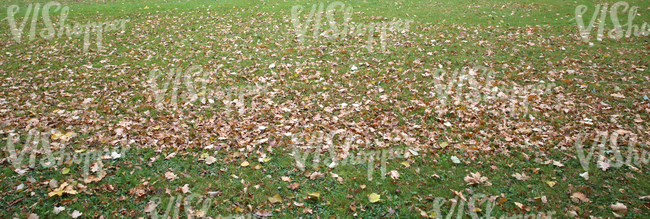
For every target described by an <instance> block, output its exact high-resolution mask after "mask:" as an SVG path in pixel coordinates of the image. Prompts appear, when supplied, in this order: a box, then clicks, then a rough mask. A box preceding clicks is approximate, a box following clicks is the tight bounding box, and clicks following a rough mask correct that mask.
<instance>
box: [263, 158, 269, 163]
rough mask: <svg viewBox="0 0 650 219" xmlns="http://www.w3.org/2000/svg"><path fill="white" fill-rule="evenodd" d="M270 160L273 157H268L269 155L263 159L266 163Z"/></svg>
mask: <svg viewBox="0 0 650 219" xmlns="http://www.w3.org/2000/svg"><path fill="white" fill-rule="evenodd" d="M269 160H271V158H268V157H265V158H264V159H262V161H263V162H264V163H266V162H269Z"/></svg>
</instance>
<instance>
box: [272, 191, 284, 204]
mask: <svg viewBox="0 0 650 219" xmlns="http://www.w3.org/2000/svg"><path fill="white" fill-rule="evenodd" d="M269 202H271V204H275V203H279V202H282V197H280V194H278V193H275V195H273V196H271V197H269Z"/></svg>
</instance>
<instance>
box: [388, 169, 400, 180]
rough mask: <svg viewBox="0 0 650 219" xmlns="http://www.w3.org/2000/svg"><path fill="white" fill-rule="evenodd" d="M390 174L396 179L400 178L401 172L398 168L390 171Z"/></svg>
mask: <svg viewBox="0 0 650 219" xmlns="http://www.w3.org/2000/svg"><path fill="white" fill-rule="evenodd" d="M388 174H390V178H392V179H394V180H397V179H399V173H398V172H397V170H391V171H390V173H388Z"/></svg>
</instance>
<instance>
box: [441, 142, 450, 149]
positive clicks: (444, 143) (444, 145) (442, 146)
mask: <svg viewBox="0 0 650 219" xmlns="http://www.w3.org/2000/svg"><path fill="white" fill-rule="evenodd" d="M447 145H449V143H447V142H446V141H445V142H442V143H440V147H441V148H442V149H445V148H446V147H447Z"/></svg>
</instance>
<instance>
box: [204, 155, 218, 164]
mask: <svg viewBox="0 0 650 219" xmlns="http://www.w3.org/2000/svg"><path fill="white" fill-rule="evenodd" d="M216 161H217V158H215V157H213V156H209V157H208V158H205V164H207V165H210V164H213V163H214V162H216Z"/></svg>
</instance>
